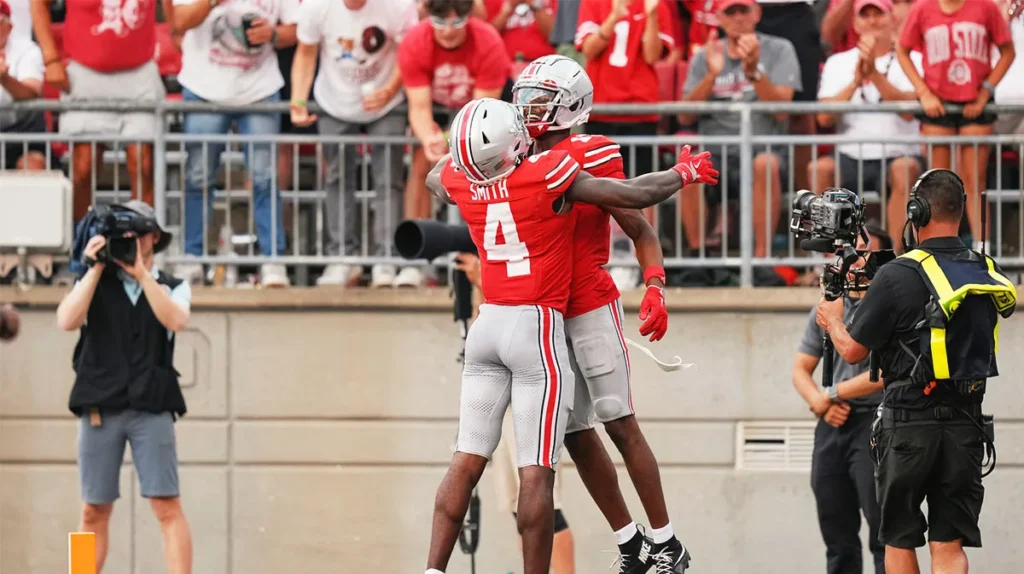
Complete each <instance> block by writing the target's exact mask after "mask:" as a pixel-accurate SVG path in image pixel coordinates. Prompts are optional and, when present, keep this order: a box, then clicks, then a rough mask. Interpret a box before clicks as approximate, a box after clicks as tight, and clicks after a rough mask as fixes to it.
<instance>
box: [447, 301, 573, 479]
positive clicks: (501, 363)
mask: <svg viewBox="0 0 1024 574" xmlns="http://www.w3.org/2000/svg"><path fill="white" fill-rule="evenodd" d="M572 401H573V374H572V368H571V367H570V366H569V348H568V346H567V345H566V341H565V326H564V324H563V320H562V314H561V313H559V312H558V311H554V310H551V309H549V308H547V307H539V306H536V305H518V306H503V305H490V304H486V303H485V304H483V305H481V306H480V314H479V315H478V316H477V319H476V321H474V322H473V326H472V327H471V328H470V330H469V334H468V336H467V337H466V363H465V367H464V368H463V371H462V397H461V400H460V408H459V438H458V442H457V443H456V450H458V451H460V452H464V453H469V454H475V455H478V456H482V457H486V458H488V459H489V458H490V457H491V455H492V454H493V453H494V449H495V448H497V446H498V441H499V440H500V439H501V423H502V420H503V419H504V418H505V411H506V410H507V409H508V407H509V404H510V403H511V405H512V426H513V429H514V431H515V441H516V462H517V465H518V466H519V467H520V468H522V467H524V466H544V467H548V468H554V466H555V464H556V463H558V459H559V457H560V456H561V453H562V439H563V438H564V437H565V425H566V421H567V419H568V418H569V414H570V412H571V411H572Z"/></svg>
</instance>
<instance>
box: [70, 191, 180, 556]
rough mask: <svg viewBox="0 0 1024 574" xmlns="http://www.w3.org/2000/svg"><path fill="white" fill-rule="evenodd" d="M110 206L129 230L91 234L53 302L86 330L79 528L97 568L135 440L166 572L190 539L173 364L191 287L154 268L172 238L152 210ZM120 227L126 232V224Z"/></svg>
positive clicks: (80, 378)
mask: <svg viewBox="0 0 1024 574" xmlns="http://www.w3.org/2000/svg"><path fill="white" fill-rule="evenodd" d="M114 209H116V210H117V211H116V213H117V215H118V216H119V218H120V219H119V220H120V221H121V222H128V225H130V226H131V228H132V229H133V231H131V232H128V233H124V236H123V237H121V235H118V236H110V237H105V236H104V235H95V236H93V237H91V238H90V239H89V241H88V244H87V245H86V246H85V249H84V257H83V258H84V259H85V261H86V262H87V264H89V265H90V266H89V269H88V271H86V272H85V273H84V274H83V275H82V276H81V278H80V279H79V280H78V281H77V282H76V283H75V286H74V288H73V289H72V290H71V292H70V293H68V295H67V296H65V297H64V300H63V301H61V303H60V306H59V307H58V308H57V324H58V326H60V328H61V329H63V330H65V331H71V330H74V329H80V330H81V335H80V338H79V341H78V345H77V346H76V347H75V353H74V359H73V364H74V369H75V373H76V377H75V384H74V387H73V388H72V389H71V398H70V403H69V408H70V410H71V412H73V413H74V414H75V415H76V416H78V417H79V424H78V470H79V475H80V479H81V488H82V498H83V500H84V503H85V504H84V507H83V510H82V524H81V528H80V529H81V530H82V531H86V532H95V533H96V563H97V572H99V571H101V570H102V568H103V562H104V560H105V558H106V555H107V544H108V527H109V523H110V515H111V512H112V511H113V506H114V501H115V500H117V498H118V497H119V496H120V492H119V478H120V470H121V463H122V462H123V460H124V448H125V443H126V442H131V445H132V459H133V461H134V463H135V470H136V472H137V473H138V475H139V483H140V487H141V488H140V491H141V493H142V496H143V497H146V498H149V499H150V503H151V504H152V507H153V512H154V514H155V515H156V518H157V520H158V521H159V522H160V528H161V530H162V531H163V540H164V554H165V557H166V560H167V566H168V571H169V573H170V574H189V573H190V572H191V570H192V541H191V535H190V534H189V526H188V523H187V521H186V520H185V515H184V514H183V513H182V510H181V501H180V498H179V490H178V460H177V452H176V446H175V435H174V421H175V420H176V418H177V417H180V416H182V415H184V414H185V399H184V397H183V396H182V394H181V388H180V387H179V385H178V373H177V371H175V370H174V342H175V337H174V333H175V332H177V331H180V330H181V329H182V328H184V327H185V325H186V323H187V322H188V319H189V306H190V304H191V299H192V293H191V290H190V288H189V285H188V283H187V282H184V281H181V280H179V279H175V278H173V277H171V276H170V275H167V274H165V273H163V272H161V271H159V270H157V268H156V267H154V265H153V255H154V254H155V253H158V252H160V251H162V250H163V249H165V248H166V247H167V245H168V244H169V243H170V240H171V236H170V234H168V233H166V232H165V231H164V230H163V229H161V228H160V226H159V224H158V223H157V221H156V217H155V213H154V211H153V208H152V207H150V206H149V205H148V204H146V203H143V202H141V201H138V200H133V201H130V202H128V203H127V204H125V205H123V206H114ZM118 233H119V234H120V233H123V232H122V231H121V229H120V228H118ZM128 238H131V239H134V243H135V250H134V252H132V250H130V249H127V250H125V248H124V244H125V240H126V239H128ZM131 239H128V241H129V242H130V240H131ZM114 244H116V249H115V245H114ZM129 246H130V243H129ZM113 256H120V257H123V258H124V259H126V260H130V261H131V263H126V262H125V261H122V260H118V259H113ZM112 259H113V260H112Z"/></svg>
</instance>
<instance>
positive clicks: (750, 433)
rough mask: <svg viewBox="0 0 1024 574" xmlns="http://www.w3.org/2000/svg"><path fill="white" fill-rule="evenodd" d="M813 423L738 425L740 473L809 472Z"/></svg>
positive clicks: (737, 452)
mask: <svg viewBox="0 0 1024 574" xmlns="http://www.w3.org/2000/svg"><path fill="white" fill-rule="evenodd" d="M815 424H816V423H815V422H813V421H741V422H738V423H736V470H748V471H780V470H782V471H809V470H810V469H811V453H812V451H813V450H814V427H815Z"/></svg>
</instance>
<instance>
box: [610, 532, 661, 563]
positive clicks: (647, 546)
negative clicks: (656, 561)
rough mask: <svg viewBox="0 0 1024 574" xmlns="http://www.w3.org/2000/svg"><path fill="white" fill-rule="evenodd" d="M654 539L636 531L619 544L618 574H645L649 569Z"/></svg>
mask: <svg viewBox="0 0 1024 574" xmlns="http://www.w3.org/2000/svg"><path fill="white" fill-rule="evenodd" d="M653 548H654V541H653V540H651V539H650V538H648V537H647V536H644V533H643V532H641V531H639V530H638V531H637V533H636V534H634V535H633V538H631V539H630V540H629V542H626V543H625V544H619V574H645V573H646V572H647V571H648V570H650V569H651V565H652V564H653V562H652V557H651V550H652V549H653Z"/></svg>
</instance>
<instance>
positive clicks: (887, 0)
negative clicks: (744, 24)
mask: <svg viewBox="0 0 1024 574" xmlns="http://www.w3.org/2000/svg"><path fill="white" fill-rule="evenodd" d="M0 2H3V0H0ZM868 6H874V7H875V8H878V9H879V10H881V11H882V12H885V13H889V12H892V0H857V1H856V2H855V3H854V5H853V13H854V14H860V11H861V10H863V9H864V8H866V7H868Z"/></svg>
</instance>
